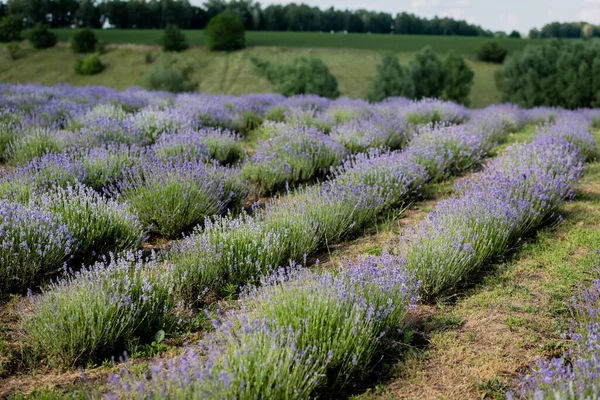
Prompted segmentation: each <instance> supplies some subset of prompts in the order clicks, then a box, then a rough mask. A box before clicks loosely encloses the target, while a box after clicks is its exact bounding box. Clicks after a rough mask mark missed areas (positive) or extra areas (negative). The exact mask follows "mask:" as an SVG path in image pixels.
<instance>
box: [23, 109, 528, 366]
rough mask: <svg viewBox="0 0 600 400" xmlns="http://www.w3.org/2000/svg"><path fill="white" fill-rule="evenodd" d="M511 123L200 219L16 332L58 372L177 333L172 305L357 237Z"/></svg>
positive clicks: (440, 133) (434, 140)
mask: <svg viewBox="0 0 600 400" xmlns="http://www.w3.org/2000/svg"><path fill="white" fill-rule="evenodd" d="M518 118H519V113H515V114H507V113H505V112H501V113H498V114H496V113H492V114H491V115H488V114H484V115H481V116H479V117H477V118H473V119H472V120H471V121H470V122H469V123H467V124H465V125H462V126H446V127H438V128H431V127H429V128H424V129H423V131H422V132H421V133H419V134H418V135H416V136H415V137H414V138H413V139H412V140H411V141H410V142H409V144H408V146H407V148H406V150H404V151H399V152H389V151H384V152H371V153H369V154H363V155H359V156H357V157H356V158H353V159H351V160H349V161H347V162H346V163H345V164H344V165H342V166H340V167H339V168H338V169H336V170H335V171H334V172H333V174H332V177H331V178H330V179H329V180H327V181H326V182H324V183H323V184H319V185H315V186H312V187H307V188H304V189H302V190H299V191H297V192H295V193H293V194H291V195H290V196H286V197H283V198H280V199H274V200H273V201H271V202H269V203H268V204H267V205H266V207H265V208H262V209H259V210H256V211H255V212H254V213H253V214H252V215H249V214H246V213H242V214H241V215H239V216H235V215H227V216H224V217H216V218H214V219H212V220H207V221H206V223H205V226H204V227H203V228H199V229H198V231H197V232H195V233H193V234H192V235H190V236H189V237H187V238H185V239H184V240H183V241H182V242H181V243H178V244H176V246H175V248H174V249H173V250H172V251H170V252H169V253H167V254H165V255H162V256H161V257H159V258H158V259H155V260H151V261H148V262H144V263H143V262H141V261H140V259H139V257H136V256H134V255H131V256H129V257H128V258H125V259H118V260H114V261H111V262H108V263H100V264H98V265H95V266H93V267H90V268H88V269H84V270H82V271H80V272H75V273H73V274H71V275H69V276H67V277H65V278H64V279H62V280H60V281H58V282H56V283H54V284H52V285H51V286H50V287H49V288H48V289H47V290H46V291H44V293H43V294H42V295H41V296H35V297H32V299H31V300H32V303H31V307H28V309H27V312H26V313H25V314H24V316H23V326H24V329H25V331H26V332H27V333H28V334H29V336H30V337H31V338H32V340H33V341H34V342H35V343H36V344H37V346H38V347H39V348H40V349H42V350H43V351H44V352H45V353H46V354H48V355H50V356H52V357H53V358H54V359H58V360H60V361H61V362H62V363H63V364H64V365H74V364H79V363H83V362H85V361H87V360H90V359H97V358H98V357H101V356H102V355H105V354H107V353H108V354H111V353H112V354H114V352H115V351H118V350H119V349H123V348H126V347H127V343H128V342H130V341H131V340H133V339H134V338H136V337H148V336H149V335H151V334H152V333H153V332H155V331H157V330H159V329H165V330H169V329H176V327H172V326H170V323H171V322H172V321H173V320H174V317H175V319H176V318H177V315H176V314H178V313H181V312H182V311H185V310H183V307H184V306H183V305H182V303H181V302H183V303H184V304H187V305H193V304H197V303H206V302H209V301H211V300H213V301H214V299H218V298H221V296H223V295H224V294H227V293H231V292H232V291H235V290H236V288H237V287H238V286H240V285H245V284H247V283H249V282H256V281H257V280H258V279H259V277H260V276H263V275H267V274H269V273H270V272H271V271H273V270H274V269H276V268H278V267H279V266H281V265H285V264H287V263H288V261H289V260H295V261H298V262H301V261H302V260H303V259H304V258H305V257H306V256H308V255H311V254H315V253H316V252H317V251H318V250H319V249H321V248H323V247H325V246H326V245H327V244H331V243H335V242H338V241H340V240H342V239H343V238H346V237H348V236H349V235H352V234H353V233H355V232H358V231H359V230H360V229H361V228H363V227H365V226H367V225H369V224H371V223H372V222H373V221H374V220H375V219H376V217H377V216H378V215H380V214H381V213H382V212H383V211H384V210H386V209H389V208H390V207H395V206H398V205H402V204H403V203H404V202H406V201H407V200H409V199H410V198H414V197H415V196H417V195H418V194H419V193H421V192H422V190H423V187H424V185H425V184H426V183H428V182H431V181H436V180H439V179H442V178H444V177H446V176H448V175H452V174H456V173H460V172H462V171H465V170H468V169H471V168H472V167H474V166H476V165H478V164H479V163H480V162H481V161H482V160H483V158H484V157H485V156H486V155H487V154H488V152H489V151H490V149H491V148H492V147H493V146H494V145H495V144H496V143H497V142H498V141H500V140H501V139H502V138H504V137H505V136H506V134H507V132H508V130H509V129H510V128H511V125H514V124H519V119H518ZM507 120H508V122H507ZM132 265H133V266H132Z"/></svg>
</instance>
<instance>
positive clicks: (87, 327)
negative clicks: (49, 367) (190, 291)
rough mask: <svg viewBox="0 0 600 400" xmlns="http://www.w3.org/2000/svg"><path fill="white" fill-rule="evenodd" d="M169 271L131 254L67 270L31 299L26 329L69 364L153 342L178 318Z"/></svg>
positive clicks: (40, 345)
mask: <svg viewBox="0 0 600 400" xmlns="http://www.w3.org/2000/svg"><path fill="white" fill-rule="evenodd" d="M167 271H168V270H167V269H166V267H165V266H164V265H162V264H161V263H159V262H158V261H156V260H150V261H148V262H142V259H141V255H136V254H134V253H130V254H128V255H127V256H126V257H123V258H119V259H112V260H111V261H106V262H100V263H97V264H95V265H94V266H92V267H89V268H84V269H82V270H81V271H79V272H75V273H72V274H69V275H67V276H65V277H64V278H62V279H60V280H57V281H56V282H54V283H52V284H50V285H49V286H48V288H46V289H44V291H43V292H42V294H41V295H37V296H31V297H30V298H29V303H30V304H29V305H28V307H26V308H25V309H24V311H23V315H22V321H23V322H22V325H23V329H24V330H25V333H26V334H27V335H28V336H29V337H30V338H31V340H32V341H33V343H35V345H36V346H38V348H39V349H40V350H41V352H42V353H43V354H45V355H46V356H48V357H50V358H51V359H52V360H54V361H55V362H57V363H59V364H60V365H61V366H65V367H73V366H77V365H85V363H87V362H88V361H90V360H95V359H97V358H98V357H99V356H111V355H115V353H117V352H122V351H123V350H126V349H127V345H128V344H129V343H130V341H132V340H134V339H136V338H138V337H141V340H142V341H144V340H146V341H150V337H149V336H148V335H151V334H152V333H153V332H156V331H158V330H160V329H169V327H171V326H173V325H172V324H173V322H174V321H173V320H172V317H173V315H174V314H173V310H174V309H175V304H174V303H173V301H172V298H173V297H172V296H171V294H170V289H169V288H170V285H169V274H168V273H167ZM152 337H153V336H152ZM121 354H122V353H121Z"/></svg>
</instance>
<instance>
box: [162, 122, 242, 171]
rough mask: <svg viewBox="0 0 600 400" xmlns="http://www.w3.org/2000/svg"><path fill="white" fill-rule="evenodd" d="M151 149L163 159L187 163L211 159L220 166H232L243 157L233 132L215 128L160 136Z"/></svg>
mask: <svg viewBox="0 0 600 400" xmlns="http://www.w3.org/2000/svg"><path fill="white" fill-rule="evenodd" d="M152 148H153V150H154V152H155V153H156V154H157V155H158V156H159V157H161V158H163V159H165V158H170V157H178V158H182V159H184V160H187V161H192V160H202V161H207V160H210V159H212V160H216V161H218V162H219V163H220V164H222V165H227V164H234V163H236V162H237V161H239V160H240V159H242V158H243V156H244V149H243V147H242V144H241V142H240V140H239V138H238V137H237V136H236V135H235V134H234V133H233V132H230V131H226V130H221V129H215V128H204V129H201V130H200V131H190V132H186V133H179V134H170V135H162V136H161V137H160V138H159V139H158V141H157V143H156V144H155V145H154V146H153V147H152Z"/></svg>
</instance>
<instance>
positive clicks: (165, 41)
mask: <svg viewBox="0 0 600 400" xmlns="http://www.w3.org/2000/svg"><path fill="white" fill-rule="evenodd" d="M160 43H161V44H162V47H163V50H164V51H183V50H185V49H187V48H188V44H187V43H186V41H185V35H184V34H183V32H181V30H180V29H179V26H178V25H173V24H169V25H167V27H166V28H165V30H164V32H163V36H162V38H161V40H160Z"/></svg>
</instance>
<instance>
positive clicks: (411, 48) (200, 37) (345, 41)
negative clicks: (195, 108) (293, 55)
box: [53, 29, 539, 55]
mask: <svg viewBox="0 0 600 400" xmlns="http://www.w3.org/2000/svg"><path fill="white" fill-rule="evenodd" d="M53 32H54V33H56V35H57V37H58V40H60V41H68V40H69V38H70V36H71V34H72V32H73V30H72V29H54V30H53ZM94 32H95V33H96V36H97V37H98V40H100V41H104V42H106V43H122V44H123V43H128V44H149V45H153V44H158V43H159V41H160V37H161V35H162V31H161V30H157V29H140V30H138V29H96V30H95V31H94ZM183 32H184V34H185V36H186V38H187V40H188V42H189V44H191V45H192V46H203V45H204V32H203V31H201V30H184V31H183ZM489 41H494V42H497V43H498V44H499V45H501V46H502V47H504V48H505V49H507V50H508V51H509V53H510V52H514V51H517V50H521V49H522V48H524V47H525V46H527V45H528V44H530V43H535V42H538V41H539V40H528V39H508V38H504V39H493V38H486V37H470V36H432V35H384V34H365V33H349V34H346V35H344V34H342V33H336V34H330V33H324V32H265V31H250V32H246V43H247V45H248V46H249V47H256V46H275V47H303V48H338V49H342V48H343V49H358V50H385V51H393V52H416V51H418V50H420V49H421V48H423V47H424V46H427V45H429V46H431V47H432V48H433V49H434V50H435V51H437V52H447V51H449V50H454V51H456V52H457V53H460V54H464V55H468V54H474V53H475V52H476V51H477V49H478V48H479V46H481V44H482V43H485V42H489Z"/></svg>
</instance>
